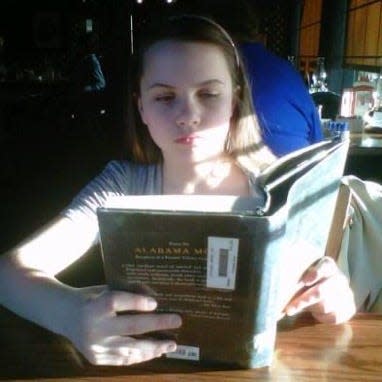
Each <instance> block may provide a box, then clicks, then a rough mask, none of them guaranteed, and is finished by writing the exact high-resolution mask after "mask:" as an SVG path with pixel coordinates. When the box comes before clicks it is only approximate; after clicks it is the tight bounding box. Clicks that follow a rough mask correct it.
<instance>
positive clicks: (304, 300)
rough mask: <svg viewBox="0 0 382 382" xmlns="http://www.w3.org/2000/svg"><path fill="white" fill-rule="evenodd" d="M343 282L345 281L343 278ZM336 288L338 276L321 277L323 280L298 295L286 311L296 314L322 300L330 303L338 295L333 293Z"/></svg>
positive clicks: (289, 313) (288, 313)
mask: <svg viewBox="0 0 382 382" xmlns="http://www.w3.org/2000/svg"><path fill="white" fill-rule="evenodd" d="M338 277H340V275H339V276H338ZM341 282H343V281H342V280H341ZM336 288H338V279H337V277H334V276H333V277H331V278H329V279H321V281H319V282H317V283H315V284H314V285H313V286H311V287H309V288H307V289H306V290H305V291H303V292H302V293H301V294H299V295H297V296H296V297H295V298H294V299H293V300H292V301H291V302H290V303H289V304H288V306H287V307H286V308H285V313H286V314H287V315H294V314H296V313H299V312H301V311H302V310H304V309H306V308H308V307H311V306H313V305H316V304H318V303H321V302H322V301H324V302H325V303H326V304H330V302H329V301H331V300H333V299H336V298H337V296H338V295H337V294H336V293H333V291H335V290H336ZM316 309H318V308H316ZM322 309H324V308H322ZM322 312H323V311H322Z"/></svg>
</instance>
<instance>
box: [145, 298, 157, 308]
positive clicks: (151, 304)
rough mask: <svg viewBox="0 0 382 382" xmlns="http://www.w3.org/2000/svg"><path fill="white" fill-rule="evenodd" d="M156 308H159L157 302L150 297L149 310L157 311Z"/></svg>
mask: <svg viewBox="0 0 382 382" xmlns="http://www.w3.org/2000/svg"><path fill="white" fill-rule="evenodd" d="M156 307H157V302H156V301H155V300H154V299H153V298H151V297H149V298H148V299H147V308H148V309H155V308H156Z"/></svg>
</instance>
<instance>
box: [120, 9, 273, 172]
mask: <svg viewBox="0 0 382 382" xmlns="http://www.w3.org/2000/svg"><path fill="white" fill-rule="evenodd" d="M141 35H142V36H141V38H140V40H139V42H138V47H137V49H136V52H135V54H134V57H133V70H132V72H131V73H133V76H132V77H131V78H130V86H131V88H130V92H129V97H130V98H129V111H128V115H127V124H128V126H127V130H126V134H127V145H128V151H129V153H130V155H131V157H130V159H131V160H133V161H135V162H138V163H146V164H152V163H159V162H161V161H162V153H161V150H160V149H159V147H158V146H157V145H156V144H155V143H154V141H153V139H152V138H151V136H150V133H149V131H148V128H147V126H145V125H144V124H143V122H142V121H141V118H140V115H139V112H138V110H137V97H138V96H139V85H140V80H141V77H142V73H143V65H144V62H143V58H144V54H145V52H146V51H147V49H148V48H149V47H150V46H152V45H153V44H155V43H157V42H159V41H163V40H173V41H184V42H202V43H209V44H213V45H215V46H217V47H218V48H219V49H220V50H221V51H222V53H223V54H224V57H225V59H226V60H227V64H228V68H229V71H230V74H231V77H232V83H233V89H235V93H234V95H233V96H234V97H235V101H236V102H235V105H236V106H235V108H234V111H233V114H232V117H231V126H230V130H229V133H228V136H227V139H226V145H225V152H226V153H227V154H228V155H230V156H231V157H233V158H234V159H235V160H237V162H238V163H239V164H241V165H242V167H244V168H245V169H247V170H249V171H251V172H255V173H257V172H258V171H259V170H261V169H262V168H264V167H266V166H267V165H268V164H269V163H271V162H272V161H273V160H274V156H273V154H271V152H270V150H269V149H268V148H267V147H266V146H265V145H264V143H263V141H262V138H261V134H260V127H259V124H258V121H257V117H256V114H255V112H254V110H253V107H252V100H251V92H250V90H249V87H248V82H247V78H246V75H245V71H244V66H243V64H242V60H241V58H240V55H239V53H238V50H237V48H236V46H235V43H234V41H233V40H232V38H231V37H230V35H229V34H228V33H227V32H226V30H225V29H224V28H223V27H222V26H220V25H219V24H218V23H216V22H215V21H213V20H212V19H209V18H206V17H204V16H196V15H180V16H173V17H169V18H167V19H166V20H161V21H160V22H157V23H155V24H152V25H151V26H149V27H148V28H145V29H144V33H141Z"/></svg>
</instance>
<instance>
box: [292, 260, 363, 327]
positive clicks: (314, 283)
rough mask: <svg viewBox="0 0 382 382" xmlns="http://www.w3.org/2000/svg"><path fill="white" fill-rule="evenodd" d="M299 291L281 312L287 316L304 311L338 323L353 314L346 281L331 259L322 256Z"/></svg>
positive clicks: (303, 281)
mask: <svg viewBox="0 0 382 382" xmlns="http://www.w3.org/2000/svg"><path fill="white" fill-rule="evenodd" d="M298 289H299V290H298V292H297V293H296V295H295V296H294V297H293V298H292V300H291V301H290V302H289V303H288V304H287V306H286V307H285V309H284V312H285V314H286V315H288V316H292V315H295V314H297V313H300V312H302V311H303V310H305V311H309V312H311V313H312V315H313V316H314V317H315V318H316V319H317V320H318V321H320V322H323V323H341V322H345V321H347V320H349V319H350V318H351V317H352V316H353V315H354V313H355V311H356V306H355V302H354V296H353V292H352V290H351V288H350V286H349V281H348V279H347V278H346V277H345V275H344V274H343V273H342V272H341V271H340V270H339V268H338V266H337V264H336V263H335V262H334V260H333V259H332V258H331V257H328V256H325V257H323V258H322V259H320V260H318V261H317V262H316V263H315V264H314V265H312V266H311V267H309V268H308V270H307V271H306V272H305V273H304V275H303V276H302V278H301V280H300V282H299V286H298Z"/></svg>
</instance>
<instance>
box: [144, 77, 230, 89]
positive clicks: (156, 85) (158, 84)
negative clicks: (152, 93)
mask: <svg viewBox="0 0 382 382" xmlns="http://www.w3.org/2000/svg"><path fill="white" fill-rule="evenodd" d="M215 84H218V85H224V82H223V81H221V80H218V79H211V80H207V81H202V82H200V83H198V84H196V85H195V87H198V86H207V85H215ZM153 88H168V89H174V88H175V86H172V85H169V84H166V83H162V82H155V83H153V84H152V85H150V86H148V87H147V90H150V89H153Z"/></svg>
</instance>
